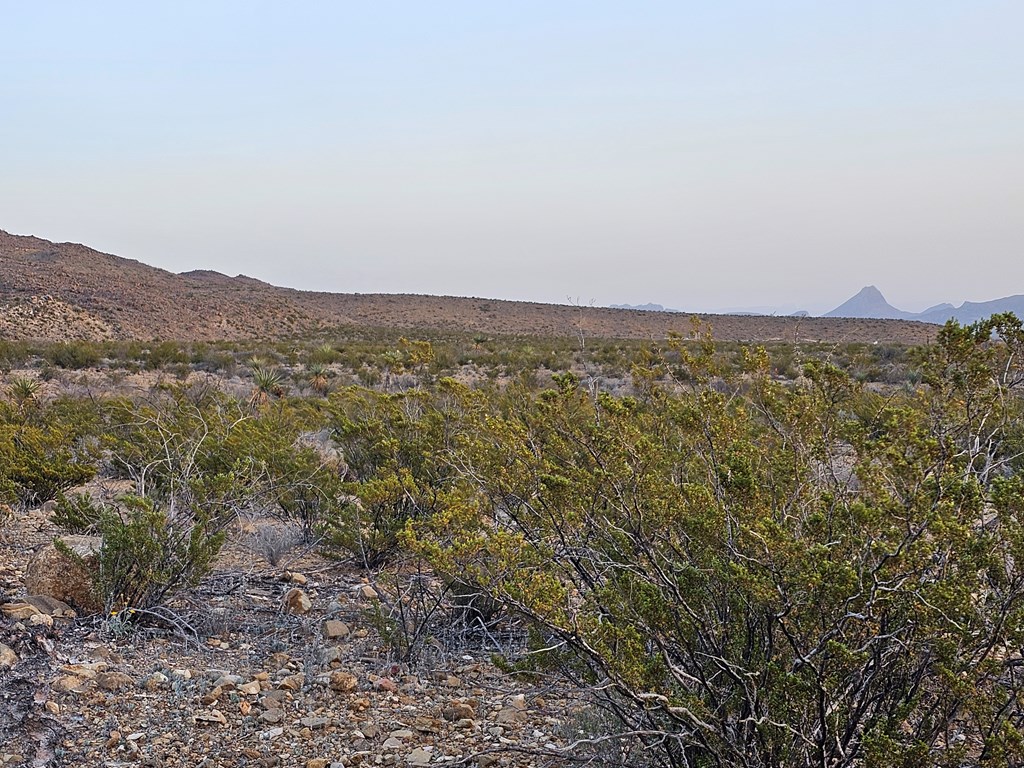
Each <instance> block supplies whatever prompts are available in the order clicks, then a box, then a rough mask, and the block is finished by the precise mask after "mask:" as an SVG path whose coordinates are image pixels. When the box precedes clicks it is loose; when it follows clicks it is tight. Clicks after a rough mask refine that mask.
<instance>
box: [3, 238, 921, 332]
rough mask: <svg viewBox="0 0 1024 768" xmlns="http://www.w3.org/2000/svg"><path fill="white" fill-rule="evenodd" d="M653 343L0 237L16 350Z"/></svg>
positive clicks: (447, 303) (550, 314)
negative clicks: (378, 342)
mask: <svg viewBox="0 0 1024 768" xmlns="http://www.w3.org/2000/svg"><path fill="white" fill-rule="evenodd" d="M701 319H702V320H704V321H706V322H708V323H710V324H711V326H712V328H713V330H714V335H715V337H716V338H719V339H723V340H741V341H769V340H782V341H798V340H813V341H824V342H869V343H870V342H876V341H878V342H898V343H906V344H919V343H923V342H927V341H930V340H931V339H933V338H934V336H935V332H936V330H937V328H936V326H934V325H929V324H926V323H919V322H908V321H902V320H863V319H845V318H792V317H751V316H735V315H702V316H701ZM581 324H582V329H583V330H584V331H585V333H586V334H587V335H589V336H595V337H606V338H630V339H636V338H654V339H661V338H664V337H665V335H666V334H667V333H668V332H669V331H680V332H683V333H686V332H688V331H689V329H690V318H689V317H688V316H687V315H685V314H679V313H672V312H645V311H639V310H629V309H607V308H600V307H584V308H579V307H572V306H563V305H556V304H537V303H532V302H521V301H500V300H495V299H476V298H458V297H450V296H420V295H397V294H332V293H314V292H310V291H297V290H293V289H290V288H280V287H277V286H273V285H269V284H267V283H263V282H260V281H259V280H254V279H252V278H249V277H244V276H238V277H228V276H226V275H222V274H220V273H217V272H211V271H207V270H196V271H193V272H187V273H184V274H180V275H176V274H173V273H171V272H167V271H166V270H162V269H157V268H155V267H150V266H148V265H146V264H142V263H140V262H138V261H134V260H132V259H124V258H120V257H118V256H112V255H110V254H105V253H100V252H98V251H94V250H92V249H91V248H87V247H85V246H83V245H77V244H74V243H52V242H49V241H48V240H43V239H41V238H37V237H25V236H20V235H11V234H8V233H7V232H3V231H0V337H3V338H12V339H13V338H18V339H66V338H86V339H104V338H137V339H154V338H164V339H168V338H173V339H180V340H214V339H241V338H253V337H262V338H279V337H283V336H289V335H294V334H298V333H306V332H310V331H314V330H317V329H322V328H331V327H338V326H352V325H355V326H372V327H392V328H408V329H410V330H414V329H424V330H427V329H444V330H449V331H450V330H456V331H468V332H480V333H488V334H515V335H544V336H568V335H574V334H576V333H577V332H578V330H579V329H580V327H581Z"/></svg>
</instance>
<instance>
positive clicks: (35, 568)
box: [25, 536, 103, 613]
mask: <svg viewBox="0 0 1024 768" xmlns="http://www.w3.org/2000/svg"><path fill="white" fill-rule="evenodd" d="M61 541H62V542H63V545H64V546H66V547H67V548H68V549H69V550H70V551H71V552H72V553H74V555H75V557H74V558H71V557H68V556H67V555H66V554H64V553H63V552H61V551H60V550H58V549H57V547H56V546H55V545H54V544H53V542H50V543H49V544H47V545H45V546H44V547H43V548H42V549H40V550H39V551H38V552H37V553H36V554H35V556H34V557H33V558H32V560H31V561H30V562H29V564H28V567H27V568H26V571H25V591H26V592H28V593H29V594H30V595H45V596H47V597H52V598H55V599H57V600H60V601H61V602H64V603H67V604H69V605H71V606H74V607H75V608H77V609H78V610H79V611H82V612H84V613H100V612H101V611H102V610H103V603H102V602H101V601H100V599H99V598H98V596H97V595H96V593H95V591H94V590H93V587H92V575H93V574H94V573H95V572H96V571H97V569H98V568H99V556H98V552H99V549H100V545H101V544H102V543H103V539H101V538H100V537H99V536H64V537H62V538H61Z"/></svg>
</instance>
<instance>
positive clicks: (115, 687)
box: [96, 672, 135, 691]
mask: <svg viewBox="0 0 1024 768" xmlns="http://www.w3.org/2000/svg"><path fill="white" fill-rule="evenodd" d="M134 682H135V681H134V680H133V679H132V677H131V676H130V675H126V674H125V673H124V672H100V673H98V674H97V675H96V685H98V686H99V687H100V688H102V689H103V690H105V691H119V690H121V689H122V688H126V687H128V686H129V685H131V684H132V683H134Z"/></svg>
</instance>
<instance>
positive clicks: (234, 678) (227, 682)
mask: <svg viewBox="0 0 1024 768" xmlns="http://www.w3.org/2000/svg"><path fill="white" fill-rule="evenodd" d="M242 680H243V678H242V676H241V675H221V676H220V677H218V678H217V679H216V680H214V681H213V687H214V688H221V689H223V690H225V691H233V690H235V688H236V687H238V686H239V685H241V684H242Z"/></svg>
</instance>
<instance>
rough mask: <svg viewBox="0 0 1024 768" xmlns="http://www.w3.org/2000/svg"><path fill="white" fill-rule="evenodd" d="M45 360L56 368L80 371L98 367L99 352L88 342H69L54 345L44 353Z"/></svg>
mask: <svg viewBox="0 0 1024 768" xmlns="http://www.w3.org/2000/svg"><path fill="white" fill-rule="evenodd" d="M45 359H46V361H47V362H49V363H50V364H51V365H55V366H57V367H58V368H68V369H72V370H80V369H82V368H95V367H96V366H97V365H99V362H100V360H101V359H102V358H101V355H100V351H99V349H98V348H97V347H96V345H95V344H93V343H92V342H89V341H69V342H65V343H61V344H55V345H53V346H52V347H50V348H49V349H47V350H46V352H45Z"/></svg>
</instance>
